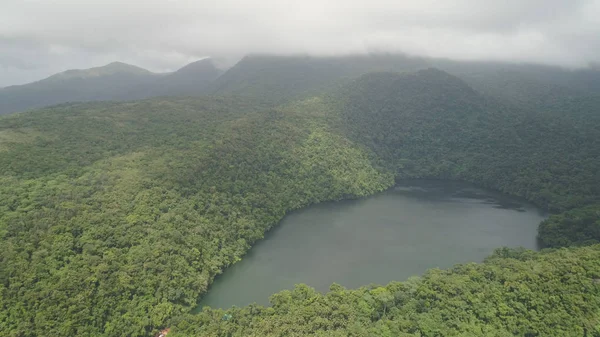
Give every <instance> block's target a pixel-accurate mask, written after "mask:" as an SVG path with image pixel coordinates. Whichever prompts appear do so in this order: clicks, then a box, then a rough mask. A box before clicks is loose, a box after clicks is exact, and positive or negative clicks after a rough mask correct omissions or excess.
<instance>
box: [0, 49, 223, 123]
mask: <svg viewBox="0 0 600 337" xmlns="http://www.w3.org/2000/svg"><path fill="white" fill-rule="evenodd" d="M220 74H221V70H219V69H217V68H216V67H215V65H214V64H213V63H212V61H211V60H210V59H204V60H200V61H197V62H194V63H191V64H188V65H187V66H185V67H183V68H181V69H179V70H178V71H176V72H174V73H161V74H157V73H152V72H150V71H148V70H146V69H142V68H139V67H136V66H132V65H129V64H125V63H121V62H113V63H111V64H108V65H106V66H102V67H96V68H90V69H82V70H67V71H65V72H62V73H58V74H56V75H53V76H50V77H48V78H46V79H43V80H41V81H37V82H34V83H29V84H25V85H17V86H10V87H6V88H0V115H2V114H8V113H13V112H20V111H26V110H31V109H34V108H41V107H44V106H49V105H53V104H59V103H66V102H88V101H102V100H113V101H125V100H134V99H142V98H149V97H157V96H167V95H170V96H189V95H199V94H201V93H204V92H205V90H207V87H208V86H209V84H210V83H212V81H213V80H214V79H216V78H217V77H218V76H219V75H220Z"/></svg>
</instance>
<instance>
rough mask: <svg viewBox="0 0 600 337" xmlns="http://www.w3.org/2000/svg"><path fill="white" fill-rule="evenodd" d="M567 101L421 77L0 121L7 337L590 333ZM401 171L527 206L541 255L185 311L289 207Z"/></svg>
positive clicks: (575, 142) (591, 123)
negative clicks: (505, 95)
mask: <svg viewBox="0 0 600 337" xmlns="http://www.w3.org/2000/svg"><path fill="white" fill-rule="evenodd" d="M303 90H304V89H303ZM555 97H559V96H555ZM565 97H566V98H564V99H560V100H553V101H551V102H544V104H537V105H534V104H532V105H527V106H523V107H519V106H516V105H515V104H514V101H511V100H501V99H500V98H497V97H491V96H489V95H487V94H483V93H480V92H479V91H477V90H475V89H473V88H472V87H471V86H470V85H469V84H467V83H466V82H465V81H464V80H462V79H460V78H458V77H455V76H453V75H450V74H449V73H446V72H444V71H441V70H437V69H425V70H420V71H417V72H411V73H405V74H398V73H390V72H380V73H370V74H366V75H364V76H361V77H360V78H358V79H356V80H352V81H349V83H348V84H346V85H343V86H333V87H332V88H331V90H329V91H326V92H323V93H319V94H318V95H311V96H310V97H307V98H301V99H296V98H294V99H292V100H290V101H286V102H284V103H282V102H279V101H278V102H273V101H272V100H270V99H269V97H265V96H264V95H262V93H261V94H257V95H254V97H252V96H248V95H246V96H244V95H242V96H235V95H222V96H219V95H215V96H206V97H194V98H192V97H188V98H152V99H148V100H142V101H132V102H119V103H117V102H94V103H65V104H61V105H56V106H52V107H48V108H43V109H39V110H35V111H31V112H26V113H19V114H14V115H10V116H5V117H2V118H1V119H0V196H1V197H0V240H1V242H2V246H3V249H2V250H0V267H1V269H0V331H2V332H6V335H7V336H14V337H16V336H46V335H47V336H153V335H156V334H157V332H158V331H160V330H161V329H163V328H165V327H171V332H170V334H169V335H170V336H171V335H174V336H300V335H317V336H481V335H486V336H513V335H519V336H600V320H599V319H598V317H600V285H599V284H600V281H599V280H600V264H599V263H598V261H600V260H599V257H600V255H599V254H600V246H597V245H594V244H596V243H598V241H599V240H600V220H599V219H600V165H598V163H600V158H599V156H600V143H599V142H600V140H598V137H597V135H598V134H599V132H600V115H598V106H600V105H599V104H598V103H599V101H598V98H597V97H595V96H587V95H582V96H569V95H565ZM405 178H440V179H453V180H464V181H469V182H473V183H476V184H478V185H481V186H484V187H488V188H492V189H495V190H498V191H502V192H505V193H508V194H511V195H515V196H520V197H523V198H525V199H527V200H529V201H531V202H533V203H535V204H536V205H538V206H539V207H542V208H544V209H546V210H548V211H550V212H551V213H552V215H551V216H550V217H549V218H548V219H547V220H545V221H544V222H542V223H541V224H540V228H539V239H540V241H541V242H542V244H543V245H544V246H545V247H546V248H547V249H545V250H543V251H542V252H539V253H536V252H532V251H521V250H510V249H506V248H500V247H499V249H498V250H497V251H496V253H495V254H494V255H493V256H490V257H489V258H488V259H487V260H486V261H485V262H484V263H482V264H466V265H459V266H456V267H454V268H453V269H450V270H445V271H442V270H431V271H429V272H428V273H426V274H425V275H423V276H421V277H415V278H414V279H410V280H408V281H406V282H393V283H390V284H388V285H385V286H366V287H363V288H360V289H356V290H347V289H344V288H342V287H340V286H338V285H335V284H334V285H332V286H331V289H330V292H328V293H327V294H320V293H317V292H315V291H314V290H313V289H311V288H309V287H307V286H305V285H298V286H297V287H296V289H294V290H293V291H284V292H281V293H278V294H274V295H273V296H272V297H271V303H272V306H271V307H268V308H266V307H261V306H255V305H251V306H248V307H244V308H232V309H229V310H227V311H222V310H213V309H205V310H204V311H203V312H201V313H199V314H197V315H192V314H191V313H190V311H191V309H192V308H193V307H194V306H195V304H196V303H197V301H198V299H199V298H200V297H201V296H202V294H204V293H205V292H206V291H207V289H208V287H209V285H210V284H211V282H212V280H213V279H214V277H215V276H217V275H219V274H220V273H222V272H223V270H224V269H225V268H227V267H228V266H230V265H232V264H234V263H236V262H237V261H239V260H240V259H242V258H243V255H244V254H245V253H246V252H247V251H248V249H249V248H250V247H251V246H252V244H254V243H255V242H256V241H257V240H260V239H261V238H262V237H263V235H264V233H265V232H266V231H268V230H269V229H270V228H272V227H273V226H275V225H276V224H277V223H278V222H279V221H280V220H281V219H282V217H283V216H284V215H285V214H286V213H288V212H290V211H292V210H294V209H298V208H301V207H305V206H307V205H310V204H314V203H319V202H323V201H328V200H341V199H348V198H357V197H361V196H366V195H371V194H374V193H376V192H379V191H383V190H385V189H387V188H389V187H391V186H393V185H394V183H395V180H396V179H405ZM565 247H568V248H565Z"/></svg>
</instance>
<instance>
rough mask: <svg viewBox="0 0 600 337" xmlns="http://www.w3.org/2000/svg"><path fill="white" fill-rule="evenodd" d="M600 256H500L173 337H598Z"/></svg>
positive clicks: (301, 292) (596, 251) (308, 297)
mask: <svg viewBox="0 0 600 337" xmlns="http://www.w3.org/2000/svg"><path fill="white" fill-rule="evenodd" d="M599 258H600V246H593V247H587V248H579V249H562V250H557V251H554V252H544V253H533V252H531V251H524V252H523V251H514V250H509V249H499V250H497V251H496V253H495V254H494V255H493V256H491V257H489V258H488V259H487V260H486V262H485V263H482V264H467V265H460V266H456V267H454V268H453V269H451V270H439V269H434V270H430V271H429V272H427V273H426V274H425V275H423V276H422V277H421V278H414V279H410V280H408V281H406V282H401V283H400V282H392V283H390V284H388V285H386V286H369V287H363V288H360V289H356V290H347V289H344V288H343V287H341V286H339V285H336V284H333V285H332V286H331V288H330V291H329V292H328V293H326V294H320V293H318V292H316V291H315V290H314V289H312V288H310V287H307V286H305V285H298V286H296V288H295V289H294V290H292V291H289V290H286V291H282V292H280V293H277V294H274V295H273V296H271V303H272V307H269V308H265V307H261V306H253V305H251V306H248V307H244V308H232V309H229V310H227V311H224V310H214V309H205V310H204V311H203V312H202V313H200V314H198V315H196V316H190V317H186V319H184V320H182V321H180V322H179V324H178V325H177V327H178V329H176V330H175V331H174V336H202V337H212V336H232V337H237V336H240V337H241V336H265V337H267V336H332V337H333V336H335V337H342V336H353V337H359V336H365V337H366V336H390V337H391V336H401V337H409V336H497V337H508V336H557V337H558V336H564V337H575V336H600V319H599V318H598V317H599V315H598V314H599V313H600V284H599V282H598V279H597V278H598V276H599V275H600V267H599V264H598V259H599Z"/></svg>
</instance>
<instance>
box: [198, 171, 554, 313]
mask: <svg viewBox="0 0 600 337" xmlns="http://www.w3.org/2000/svg"><path fill="white" fill-rule="evenodd" d="M543 218H544V214H543V213H542V212H540V211H539V210H537V209H536V208H534V207H532V206H531V205H529V204H527V203H524V202H522V201H521V200H518V199H515V198H511V197H507V196H505V195H502V194H499V193H495V192H491V191H488V190H484V189H480V188H477V187H474V186H473V185H469V184H465V183H459V182H445V181H432V180H416V181H405V182H402V183H401V184H399V185H398V186H396V187H395V188H392V189H390V190H389V191H386V192H384V193H381V194H378V195H375V196H372V197H369V198H365V199H360V200H349V201H341V202H335V203H324V204H319V205H315V206H311V207H309V208H306V209H304V210H300V211H297V212H293V213H292V214H290V215H288V216H286V217H285V219H284V220H283V221H282V222H281V224H280V225H279V226H277V227H275V228H274V229H273V230H271V231H270V232H269V233H267V235H266V237H265V239H264V240H262V241H260V242H258V243H257V244H256V246H255V247H253V248H252V249H251V250H250V252H249V253H248V254H247V255H246V256H245V257H244V258H243V259H242V261H241V262H239V263H238V264H236V265H234V266H232V267H230V268H229V269H228V270H226V271H225V273H224V274H223V275H221V276H220V277H218V278H217V279H216V280H215V282H214V284H213V285H212V286H211V289H210V290H209V292H208V294H207V295H206V296H205V298H203V299H202V301H201V303H200V306H199V308H200V307H202V306H204V305H208V306H214V307H229V306H232V305H237V306H242V305H247V304H250V303H253V302H257V303H259V304H264V305H267V304H268V297H269V295H271V294H273V293H275V292H277V291H280V290H283V289H291V288H293V286H294V284H297V283H306V284H308V285H310V286H312V287H315V288H316V289H317V290H320V291H326V290H327V289H328V288H329V286H330V284H331V283H333V282H337V283H340V284H342V285H344V286H347V287H358V286H361V285H365V284H369V283H379V284H384V283H387V282H390V281H392V280H405V279H407V278H408V277H410V276H412V275H418V274H421V273H423V272H424V271H425V270H427V269H429V268H435V267H439V268H448V267H451V266H452V265H454V264H456V263H466V262H479V261H481V260H483V259H484V258H485V257H486V256H488V255H489V254H490V253H491V252H492V251H493V250H494V249H495V248H498V247H501V246H510V247H519V246H522V247H526V248H529V249H536V248H537V243H536V230H537V225H538V223H539V222H540V221H541V220H542V219H543Z"/></svg>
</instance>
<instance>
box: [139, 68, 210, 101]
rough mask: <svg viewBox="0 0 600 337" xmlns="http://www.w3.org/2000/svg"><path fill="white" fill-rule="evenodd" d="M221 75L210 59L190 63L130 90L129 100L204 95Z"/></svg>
mask: <svg viewBox="0 0 600 337" xmlns="http://www.w3.org/2000/svg"><path fill="white" fill-rule="evenodd" d="M221 73H222V70H220V69H218V68H217V67H216V66H215V65H214V63H213V62H212V60H211V59H203V60H200V61H196V62H192V63H190V64H188V65H186V66H184V67H183V68H181V69H179V70H177V71H176V72H174V73H170V74H166V75H164V76H162V77H160V78H158V79H157V80H156V81H153V82H151V83H148V84H146V85H141V86H139V87H137V88H132V90H130V91H129V92H128V98H129V99H134V98H135V99H140V98H148V97H155V96H194V95H199V94H203V93H206V91H207V90H208V87H209V86H210V85H211V83H212V82H213V81H214V80H215V79H217V78H218V77H219V76H220V75H221Z"/></svg>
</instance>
